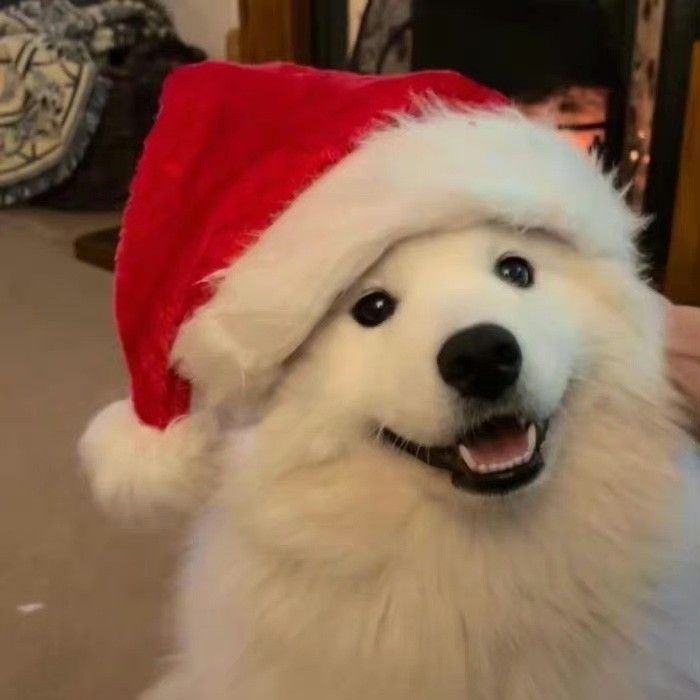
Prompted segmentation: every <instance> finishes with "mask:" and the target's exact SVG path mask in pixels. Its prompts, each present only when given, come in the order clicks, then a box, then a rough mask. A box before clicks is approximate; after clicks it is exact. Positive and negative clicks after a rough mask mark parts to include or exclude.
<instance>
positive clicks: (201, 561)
mask: <svg viewBox="0 0 700 700" xmlns="http://www.w3.org/2000/svg"><path fill="white" fill-rule="evenodd" d="M566 410H567V416H568V417H569V418H571V417H575V421H570V424H575V425H576V426H577V427H576V431H575V432H574V431H567V430H564V436H565V439H564V440H563V444H562V445H561V446H560V447H559V448H558V450H559V454H558V457H557V459H556V462H557V463H556V464H555V465H554V467H553V468H552V469H551V473H549V474H547V475H546V479H547V483H542V484H538V485H535V487H534V488H531V489H529V490H527V491H526V492H523V493H520V494H515V495H514V497H511V498H510V499H507V500H502V499H497V500H484V499H481V498H477V497H474V496H470V495H468V494H465V493H463V492H460V491H457V490H455V489H453V488H452V486H451V485H450V484H449V477H448V475H446V474H438V473H437V472H435V471H433V470H432V469H429V468H427V467H426V466H425V465H422V464H420V463H418V462H416V461H414V460H412V459H410V458H408V457H406V456H404V455H402V454H400V453H398V452H394V451H392V450H391V449H389V448H387V447H386V446H383V445H380V444H379V443H377V442H376V441H375V440H373V439H372V438H367V437H366V427H363V426H361V425H359V424H354V423H353V420H352V417H351V416H348V415H347V414H344V411H343V408H342V407H337V406H331V405H327V406H319V407H318V410H309V403H308V397H298V396H295V395H294V393H293V392H292V393H289V394H284V393H283V395H282V398H281V399H278V400H277V402H276V405H275V406H274V408H273V409H272V410H271V411H270V412H269V413H268V415H267V417H266V418H265V420H264V421H262V423H260V424H259V425H258V426H256V427H255V428H252V429H249V430H247V431H246V432H245V434H240V433H239V434H235V435H233V436H232V448H231V450H224V452H223V460H224V463H225V465H226V475H225V478H224V481H223V484H222V486H221V488H220V490H219V493H218V494H217V497H216V498H215V500H214V505H213V506H212V508H211V509H210V510H209V512H208V513H207V514H206V515H205V516H204V517H203V520H202V523H201V524H200V528H202V529H203V530H204V532H202V533H201V536H200V537H199V538H198V541H199V542H200V543H201V549H200V551H198V552H197V553H196V555H195V563H194V564H193V565H192V566H191V567H190V572H189V574H188V579H189V583H190V586H189V588H190V591H189V596H188V600H186V601H185V604H184V621H183V624H184V625H186V626H187V627H188V634H187V635H185V636H186V637H187V638H188V639H192V640H193V646H192V648H191V649H190V650H188V651H189V652H190V654H189V656H188V655H186V660H187V663H188V664H189V666H188V669H189V670H188V673H189V674H190V675H191V677H199V678H200V682H201V683H204V681H203V680H201V679H203V678H207V681H206V683H208V684H209V686H207V687H209V688H211V697H212V698H216V700H219V699H221V700H229V698H234V697H235V698H245V700H265V699H269V698H272V697H288V698H291V699H294V700H296V699H297V698H298V699H301V698H304V700H320V699H321V698H327V697H334V698H338V699H342V700H345V699H347V700H350V698H353V699H355V698H359V697H362V698H364V699H365V700H370V699H372V698H377V699H379V698H382V699H384V700H394V699H396V700H398V699H399V698H401V699H405V698H407V697H411V698H414V699H416V700H419V699H420V700H422V699H424V698H425V699H426V700H427V699H428V698H430V699H431V700H448V699H449V700H453V699H454V700H457V699H460V700H463V699H464V698H469V699H470V700H474V699H481V698H483V699H484V700H486V699H487V698H488V699H489V700H493V699H499V698H502V699H504V700H505V699H507V700H526V699H527V700H534V699H535V698H537V699H538V700H539V699H540V698H542V697H546V698H567V700H568V699H571V700H573V699H575V698H579V697H586V696H585V695H584V691H583V690H582V689H583V687H584V686H583V683H584V678H585V677H586V676H587V675H588V674H589V673H590V672H591V671H592V670H593V669H594V668H595V669H596V674H598V675H599V674H600V673H601V663H602V659H603V657H604V655H605V654H607V653H609V651H610V649H611V648H612V647H613V646H615V645H619V644H620V643H623V645H624V641H625V639H626V638H627V635H628V633H629V630H630V629H631V628H630V627H628V625H629V624H633V621H634V615H632V614H631V613H633V612H635V611H636V610H637V608H639V607H640V605H641V603H642V602H643V601H644V600H645V597H646V595H647V593H648V591H649V588H650V584H651V581H652V580H653V576H652V574H653V572H654V570H655V567H654V562H653V560H652V557H651V553H652V552H653V551H654V550H655V548H658V535H659V532H661V531H662V530H663V521H664V519H665V518H666V517H667V515H668V512H667V511H668V504H669V502H670V495H671V493H672V491H673V488H674V486H673V484H674V478H673V462H674V460H675V445H676V444H677V441H676V435H675V433H674V431H673V430H672V429H671V425H670V422H669V421H668V420H667V418H666V411H665V403H664V400H663V399H658V400H645V399H643V398H641V397H639V396H631V395H629V394H628V393H626V392H625V391H624V390H623V389H621V388H620V387H615V389H614V390H609V388H608V389H607V390H606V387H604V386H598V387H593V386H591V387H589V388H587V389H584V390H580V391H578V392H577V394H576V398H575V400H574V401H572V402H571V404H570V405H569V406H568V407H567V409H566ZM567 420H568V419H567ZM280 426H283V429H282V430H280ZM353 426H354V427H353ZM339 428H342V429H339ZM280 435H284V436H285V441H284V442H280V440H279V436H280ZM339 435H342V436H343V437H342V439H341V438H339V437H338V436H339ZM582 440H586V441H587V444H585V445H584V444H583V443H582V442H581V441H582ZM584 448H585V449H584ZM610 455H619V460H617V461H616V462H613V461H612V460H611V459H610ZM232 465H233V467H232ZM211 530H215V531H216V532H211ZM207 531H209V532H207ZM203 601H206V602H203ZM214 630H215V632H214ZM224 631H227V632H228V633H229V634H231V635H232V638H231V639H230V640H222V639H221V638H220V635H221V634H222V633H223V632H224ZM214 637H216V639H214ZM235 650H237V652H236V651H235ZM222 654H223V656H221V655H222ZM217 655H219V656H221V658H214V657H216V656H217ZM234 658H235V663H234V662H233V660H234ZM219 664H220V666H219ZM212 667H214V668H226V669H228V670H227V671H226V672H225V673H222V674H220V675H219V676H216V674H211V673H210V672H209V671H208V670H207V669H211V668H212ZM616 670H617V671H619V668H618V669H616ZM217 678H218V680H217ZM620 682H624V681H622V680H621V681H620ZM217 683H219V684H221V685H216V684H217ZM197 687H198V688H199V687H201V686H197ZM615 692H619V694H618V695H615V697H619V698H622V697H623V695H622V692H623V691H622V689H618V690H616V691H615ZM207 697H209V696H207ZM608 697H612V695H608Z"/></svg>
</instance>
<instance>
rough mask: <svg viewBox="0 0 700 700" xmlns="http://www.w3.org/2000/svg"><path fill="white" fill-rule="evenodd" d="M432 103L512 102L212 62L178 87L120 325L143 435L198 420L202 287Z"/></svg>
mask: <svg viewBox="0 0 700 700" xmlns="http://www.w3.org/2000/svg"><path fill="white" fill-rule="evenodd" d="M431 94H432V95H435V96H437V97H439V98H441V99H443V100H448V101H453V102H454V101H456V102H459V103H466V104H470V105H487V104H488V105H492V104H502V103H504V102H505V99H504V98H503V97H502V96H501V95H500V94H498V93H496V92H493V91H491V90H489V89H487V88H484V87H482V86H480V85H478V84H476V83H474V82H472V81H471V80H468V79H466V78H464V77H461V76H460V75H458V74H456V73H450V72H442V71H440V72H425V73H416V74H411V75H403V76H391V77H376V76H371V77H369V76H358V75H354V74H350V73H341V72H331V71H318V70H315V69H311V68H302V67H299V66H294V65H287V64H270V65H264V66H257V67H244V66H239V65H235V64H230V63H204V64H199V65H197V66H189V67H186V68H182V69H180V70H178V71H176V72H175V73H174V74H173V75H171V76H170V78H169V79H168V80H167V83H166V86H165V88H164V92H163V97H162V105H161V113H160V116H159V118H158V120H157V123H156V126H155V127H154V129H153V132H152V134H151V136H150V137H149V139H148V141H147V143H146V147H145V150H144V155H143V157H142V160H141V163H140V165H139V167H138V171H137V174H136V178H135V180H134V183H133V185H132V194H131V200H130V203H129V206H128V208H127V212H126V215H125V220H124V228H123V232H122V240H121V244H120V248H119V253H118V258H117V272H116V316H117V323H118V326H119V332H120V335H121V340H122V344H123V347H124V352H125V355H126V360H127V364H128V367H129V371H130V374H131V380H132V397H133V402H134V408H135V410H136V413H137V414H138V416H139V417H140V419H141V420H142V421H143V422H144V423H146V424H148V425H152V426H155V427H159V428H163V427H165V426H167V425H168V423H170V422H171V421H172V420H173V419H174V418H176V417H178V416H180V415H182V414H184V413H186V412H187V410H188V408H189V400H190V390H189V386H188V385H187V383H186V382H185V381H183V380H182V379H180V378H179V377H178V376H177V375H176V374H175V372H174V371H172V370H171V369H169V367H168V358H169V355H170V351H171V348H172V345H173V342H174V340H175V337H176V335H177V332H178V329H179V327H180V325H181V324H182V322H183V321H184V320H185V319H186V318H187V317H188V316H190V315H191V314H192V313H193V311H194V310H195V309H197V307H199V306H200V305H201V304H203V303H204V302H205V301H207V299H208V298H209V296H210V294H211V291H210V289H209V288H208V286H207V285H206V284H203V283H202V282H201V281H202V280H203V279H204V278H206V277H207V275H209V274H210V273H212V272H214V271H216V270H219V269H221V268H224V267H227V266H229V265H230V264H231V263H232V262H233V261H235V259H236V258H237V257H238V256H240V255H241V254H242V253H243V252H244V251H245V249H246V248H247V247H248V246H249V245H251V243H253V242H254V241H255V240H256V238H257V236H258V235H259V234H260V232H262V231H264V230H265V228H266V227H267V226H269V225H270V223H271V221H272V220H273V219H274V218H275V217H276V216H277V215H278V214H279V213H280V212H281V211H282V210H284V208H285V207H286V206H287V205H288V204H289V202H291V201H292V200H293V199H294V197H295V196H296V195H297V194H299V193H300V192H301V191H302V190H303V189H304V188H306V187H307V186H308V185H309V184H311V183H312V182H313V181H314V180H315V179H316V178H318V177H319V175H321V174H322V173H323V172H324V171H326V170H327V169H328V168H329V167H330V166H332V165H333V164H335V163H337V162H338V161H339V160H340V159H341V158H343V156H345V155H346V154H347V153H348V152H349V151H350V150H351V149H352V148H353V146H354V145H355V144H356V142H357V141H358V139H359V138H360V137H362V136H364V135H366V134H367V132H368V131H370V130H371V129H372V128H373V127H376V126H377V125H378V123H379V120H380V119H381V118H382V116H383V115H385V114H387V113H390V112H394V113H395V112H399V111H401V112H411V111H414V110H415V108H416V107H415V98H416V97H417V96H420V95H431ZM300 254H303V252H301V253H300Z"/></svg>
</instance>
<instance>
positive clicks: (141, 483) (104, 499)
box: [78, 400, 217, 518]
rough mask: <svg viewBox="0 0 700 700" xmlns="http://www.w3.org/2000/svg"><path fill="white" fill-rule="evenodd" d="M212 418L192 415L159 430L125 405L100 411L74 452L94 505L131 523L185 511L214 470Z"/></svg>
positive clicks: (203, 487)
mask: <svg viewBox="0 0 700 700" xmlns="http://www.w3.org/2000/svg"><path fill="white" fill-rule="evenodd" d="M216 436H217V425H216V420H215V417H214V416H212V415H211V414H209V413H204V412H201V413H193V414H192V415H188V416H183V417H182V418H180V419H178V420H177V421H175V422H173V423H171V424H170V425H169V426H168V427H167V428H165V430H159V429H157V428H153V427H151V426H148V425H145V424H144V423H142V422H141V421H140V420H139V418H138V416H137V415H136V413H135V412H134V410H133V408H132V405H131V402H130V401H129V400H124V401H117V402H116V403H113V404H110V405H109V406H107V407H106V408H104V409H103V410H102V411H100V412H99V413H98V414H97V415H96V416H95V417H94V418H93V419H92V421H91V422H90V424H89V425H88V427H87V430H86V431H85V433H84V434H83V436H82V438H81V440H80V444H79V446H78V452H79V454H80V458H81V461H82V464H83V466H84V468H85V470H86V472H87V474H88V476H89V478H90V481H91V484H92V488H93V492H94V494H95V497H96V498H97V500H98V501H99V502H100V503H101V504H102V506H103V507H104V508H105V509H106V510H107V511H109V512H112V513H116V514H117V515H120V516H123V517H127V518H131V517H134V516H138V517H142V516H144V515H149V514H151V513H153V512H154V511H159V510H163V509H167V510H176V511H187V510H189V509H190V508H192V507H193V506H194V505H195V504H196V503H197V502H198V501H199V500H200V499H201V498H202V497H203V496H204V494H205V493H206V492H207V490H208V487H209V486H210V484H211V481H212V477H213V473H214V468H213V464H212V461H213V460H212V459H211V457H212V454H211V453H212V448H213V445H214V441H215V439H216Z"/></svg>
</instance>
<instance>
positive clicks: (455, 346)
mask: <svg viewBox="0 0 700 700" xmlns="http://www.w3.org/2000/svg"><path fill="white" fill-rule="evenodd" d="M437 364H438V368H439V370H440V375H441V376H442V378H443V379H444V380H445V382H447V383H448V384H449V385H450V386H452V387H454V388H455V389H457V391H458V392H459V393H460V394H461V395H462V396H465V397H466V396H469V397H474V398H480V399H491V400H493V399H497V398H499V397H500V396H501V395H502V394H503V393H504V392H505V391H506V389H508V388H509V387H511V386H512V385H513V384H515V382H516V381H517V379H518V375H519V374H520V366H521V365H522V354H521V352H520V346H519V345H518V341H517V340H516V339H515V336H514V335H513V334H512V333H511V332H510V331H509V330H506V329H505V328H503V327H502V326H497V325H495V324H493V323H481V324H479V325H477V326H472V327H471V328H467V329H465V330H463V331H460V332H459V333H455V335H453V336H452V337H451V338H448V340H447V341H446V342H445V344H444V345H443V346H442V348H441V349H440V352H439V354H438V358H437Z"/></svg>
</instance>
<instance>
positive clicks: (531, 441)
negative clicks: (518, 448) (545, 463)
mask: <svg viewBox="0 0 700 700" xmlns="http://www.w3.org/2000/svg"><path fill="white" fill-rule="evenodd" d="M536 444H537V428H536V427H535V424H534V423H530V425H529V427H528V429H527V455H526V457H525V459H524V460H523V461H526V460H528V459H530V458H531V457H532V455H533V454H534V452H535V445H536Z"/></svg>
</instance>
